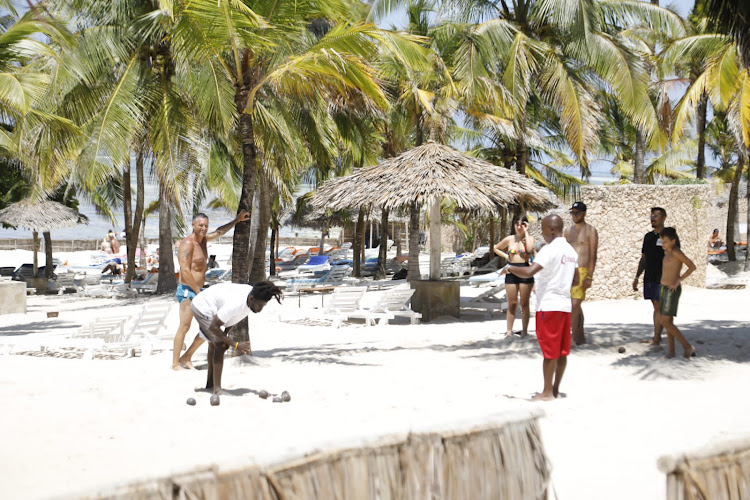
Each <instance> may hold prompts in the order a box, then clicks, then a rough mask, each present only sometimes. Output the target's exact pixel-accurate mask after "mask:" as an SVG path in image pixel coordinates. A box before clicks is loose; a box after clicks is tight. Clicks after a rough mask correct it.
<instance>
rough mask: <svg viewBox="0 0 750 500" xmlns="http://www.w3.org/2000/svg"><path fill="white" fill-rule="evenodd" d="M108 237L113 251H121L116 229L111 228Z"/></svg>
mask: <svg viewBox="0 0 750 500" xmlns="http://www.w3.org/2000/svg"><path fill="white" fill-rule="evenodd" d="M107 239H108V240H109V244H110V246H111V247H112V253H113V254H118V253H120V242H119V241H117V236H116V235H115V231H114V229H110V230H109V233H107Z"/></svg>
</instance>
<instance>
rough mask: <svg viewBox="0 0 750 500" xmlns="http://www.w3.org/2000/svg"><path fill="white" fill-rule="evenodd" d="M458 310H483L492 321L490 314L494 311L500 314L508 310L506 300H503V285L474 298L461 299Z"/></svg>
mask: <svg viewBox="0 0 750 500" xmlns="http://www.w3.org/2000/svg"><path fill="white" fill-rule="evenodd" d="M492 274H494V273H492ZM498 295H499V296H498ZM460 308H461V309H480V310H483V311H485V314H486V316H487V319H492V314H493V313H494V312H495V311H501V312H502V311H505V310H506V309H508V300H507V299H506V298H505V283H501V284H498V285H495V286H493V287H492V288H490V289H489V290H487V291H486V292H483V293H482V294H480V295H478V296H476V297H470V298H466V297H461V301H460Z"/></svg>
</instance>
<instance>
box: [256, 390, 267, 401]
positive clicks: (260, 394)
mask: <svg viewBox="0 0 750 500" xmlns="http://www.w3.org/2000/svg"><path fill="white" fill-rule="evenodd" d="M258 397H259V398H260V399H266V398H268V391H267V390H265V389H263V390H262V391H260V392H259V393H258Z"/></svg>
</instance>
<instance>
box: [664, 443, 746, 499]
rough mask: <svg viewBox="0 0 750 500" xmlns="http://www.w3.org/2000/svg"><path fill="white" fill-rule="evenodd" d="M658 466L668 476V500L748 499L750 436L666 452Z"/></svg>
mask: <svg viewBox="0 0 750 500" xmlns="http://www.w3.org/2000/svg"><path fill="white" fill-rule="evenodd" d="M658 466H659V470H660V471H661V472H663V473H665V474H666V475H667V500H740V499H743V498H750V438H744V439H737V440H734V441H728V442H725V443H719V444H716V445H712V446H710V447H707V448H705V449H703V450H699V451H696V452H692V453H679V454H674V455H666V456H663V457H661V458H659V461H658Z"/></svg>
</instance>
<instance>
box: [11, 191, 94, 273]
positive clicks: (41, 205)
mask: <svg viewBox="0 0 750 500" xmlns="http://www.w3.org/2000/svg"><path fill="white" fill-rule="evenodd" d="M0 222H2V223H5V224H8V225H10V226H15V227H19V226H20V227H25V228H26V229H30V230H32V231H33V234H34V277H35V278H37V277H38V276H39V258H38V257H37V251H36V249H37V245H38V243H39V234H38V233H39V232H43V233H45V232H49V231H50V230H52V229H60V228H64V227H73V226H77V225H78V224H88V223H89V219H88V217H86V216H85V215H83V214H80V213H78V212H76V211H75V210H73V209H72V208H70V207H66V206H65V205H63V204H61V203H57V202H55V201H50V200H45V201H40V202H35V201H34V200H31V199H26V200H22V201H19V202H16V203H12V204H11V205H8V206H7V207H5V208H4V209H2V210H0ZM47 265H48V266H51V265H52V262H47Z"/></svg>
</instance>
